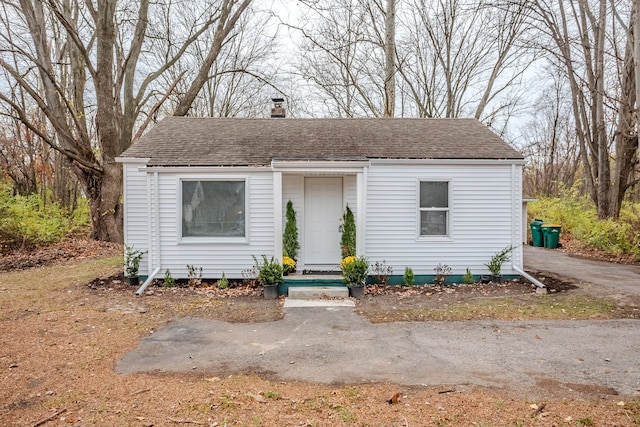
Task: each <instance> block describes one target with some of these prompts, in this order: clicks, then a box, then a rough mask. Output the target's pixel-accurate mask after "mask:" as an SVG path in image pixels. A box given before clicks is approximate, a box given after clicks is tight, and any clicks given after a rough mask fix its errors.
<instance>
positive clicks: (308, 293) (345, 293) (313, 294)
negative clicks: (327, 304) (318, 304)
mask: <svg viewBox="0 0 640 427" xmlns="http://www.w3.org/2000/svg"><path fill="white" fill-rule="evenodd" d="M289 298H291V299H318V298H349V288H347V287H346V286H295V287H289Z"/></svg>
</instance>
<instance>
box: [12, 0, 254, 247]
mask: <svg viewBox="0 0 640 427" xmlns="http://www.w3.org/2000/svg"><path fill="white" fill-rule="evenodd" d="M3 3H4V4H6V6H7V9H8V15H7V16H8V17H9V18H8V19H3V20H2V27H3V30H2V31H0V33H1V35H0V67H2V68H3V69H4V70H5V71H6V73H7V74H8V75H9V76H10V78H11V86H14V85H19V86H20V87H21V88H22V90H24V92H25V93H26V94H28V96H29V97H30V98H31V99H32V100H33V102H34V103H35V104H36V105H37V106H38V109H39V110H40V111H41V112H42V113H43V114H44V116H45V117H46V120H47V127H50V128H51V130H52V132H47V131H46V130H44V129H43V128H42V127H41V126H40V125H39V124H38V123H34V121H33V120H32V116H30V115H29V114H28V112H27V111H25V109H24V108H23V107H22V106H21V105H20V104H18V103H16V102H15V101H14V100H13V99H12V98H11V97H10V96H7V94H6V93H4V92H1V91H0V101H2V102H3V103H5V104H6V105H8V106H10V107H11V113H12V115H13V116H14V117H16V118H18V119H19V120H20V121H21V122H22V123H23V124H24V125H25V126H26V127H27V128H28V129H29V130H30V131H31V132H34V133H35V134H36V135H38V137H40V138H41V139H42V140H43V141H44V142H45V143H46V144H48V145H49V146H50V147H52V148H53V149H55V150H57V151H58V152H60V153H61V154H63V155H64V156H65V157H66V158H67V159H69V161H70V162H71V165H72V169H73V171H74V173H75V175H76V176H77V177H78V179H79V180H80V182H82V184H83V188H84V192H85V194H86V196H87V198H88V199H89V204H90V207H91V220H92V225H93V229H92V237H93V238H96V239H100V240H110V241H122V240H123V235H122V230H123V229H122V205H121V192H122V170H121V167H120V165H118V164H116V163H115V160H114V159H115V157H116V156H118V155H119V154H120V153H121V152H122V151H124V150H125V149H126V148H127V147H129V145H130V144H131V141H132V139H133V137H134V129H135V128H136V126H139V125H140V119H141V118H142V117H143V116H142V115H143V114H144V112H153V111H157V109H158V107H159V104H161V103H162V102H163V101H164V100H166V97H167V93H166V91H167V90H170V89H171V88H173V87H174V85H171V86H170V87H169V88H167V87H165V88H162V87H158V86H157V84H158V81H159V77H160V76H163V75H164V73H166V71H167V70H169V69H170V68H171V67H173V66H174V65H175V64H176V62H177V61H178V60H179V59H180V58H181V57H182V56H183V55H184V53H185V51H187V49H189V48H190V46H192V44H193V42H194V41H196V40H198V39H199V38H200V37H201V36H202V35H203V33H204V32H205V31H207V29H209V28H210V27H211V26H212V25H215V28H216V30H215V32H214V37H213V43H212V45H211V48H210V49H209V52H208V55H207V58H206V61H205V62H204V63H203V64H202V66H201V68H200V69H199V70H197V72H196V74H195V76H193V79H192V81H191V84H190V87H189V90H188V91H187V92H186V93H185V94H184V97H183V98H182V99H181V101H180V103H179V105H178V107H177V110H176V112H177V113H178V114H186V113H187V112H188V110H189V108H190V107H191V105H192V103H193V100H194V99H195V97H196V96H197V94H198V92H199V91H200V89H201V88H202V85H203V84H204V82H205V81H206V79H207V76H208V73H209V69H210V68H211V66H212V64H213V63H214V62H215V60H216V58H217V56H218V54H219V51H220V49H221V47H222V45H223V43H224V41H225V40H227V39H228V37H229V36H230V35H231V34H232V30H233V28H234V25H235V23H236V22H237V20H238V19H239V17H240V16H241V14H242V13H244V11H245V10H246V9H247V7H248V5H249V4H250V3H251V0H242V1H240V0H211V1H209V2H206V4H205V2H201V3H193V4H192V3H188V4H185V3H181V4H180V8H186V7H187V5H190V6H192V7H194V8H196V10H199V12H198V14H197V19H196V20H195V21H193V20H192V21H191V22H189V23H188V25H186V26H185V25H182V26H179V28H180V30H181V31H180V32H175V33H172V31H171V30H165V31H164V34H171V33H172V34H173V38H170V39H168V40H167V39H165V40H162V41H159V40H158V39H156V38H154V37H153V35H154V34H155V33H157V32H159V33H162V31H158V29H157V28H156V24H157V26H158V27H159V28H169V29H171V28H172V26H173V24H174V23H175V22H174V20H175V19H177V18H176V17H179V16H180V14H179V13H176V12H178V11H172V8H173V6H174V5H173V2H172V1H171V0H169V1H168V2H164V3H158V4H156V3H153V4H152V3H151V2H150V1H149V0H141V1H139V2H129V1H118V0H100V1H98V2H97V3H94V2H89V1H87V2H81V1H78V0H44V1H40V0H33V1H31V0H20V1H19V2H18V3H9V2H7V1H4V2H3ZM152 9H153V13H151V12H150V11H151V10H152ZM154 19H156V20H157V21H156V22H152V25H151V26H150V25H149V23H150V21H152V20H154ZM163 19H164V20H163ZM158 44H162V45H164V46H167V47H168V49H166V50H164V52H165V54H164V58H163V59H162V60H161V61H159V62H156V61H157V58H154V57H153V54H152V53H151V52H150V50H151V49H153V48H154V47H156V46H157V45H158ZM9 54H15V55H17V57H18V63H17V64H16V63H12V62H10V61H8V60H7V55H9ZM62 69H64V73H63V72H61V70H62ZM62 76H64V78H63V77H62ZM154 85H156V87H154ZM163 89H164V90H163ZM154 103H155V104H154ZM146 123H148V120H145V121H143V123H142V126H144V125H146ZM140 132H141V129H139V130H138V134H139V133H140Z"/></svg>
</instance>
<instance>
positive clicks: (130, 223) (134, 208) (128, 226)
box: [123, 163, 151, 275]
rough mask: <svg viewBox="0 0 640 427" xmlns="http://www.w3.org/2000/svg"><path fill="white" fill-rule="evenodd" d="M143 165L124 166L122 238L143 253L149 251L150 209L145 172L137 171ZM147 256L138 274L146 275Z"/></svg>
mask: <svg viewBox="0 0 640 427" xmlns="http://www.w3.org/2000/svg"><path fill="white" fill-rule="evenodd" d="M141 167H144V165H143V164H140V163H133V164H125V165H124V167H123V183H124V214H123V215H124V238H125V242H126V244H127V245H128V246H132V247H133V248H134V249H137V250H141V251H143V252H145V251H148V249H149V226H150V221H149V219H150V216H151V207H150V205H149V194H148V193H149V191H148V188H147V186H148V185H149V181H148V179H147V174H146V173H145V172H140V171H139V169H140V168H141ZM148 259H149V254H148V253H145V255H144V256H143V257H142V260H141V262H140V269H139V272H140V274H142V275H146V274H148V268H149V267H148Z"/></svg>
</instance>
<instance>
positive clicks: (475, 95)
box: [398, 0, 531, 123]
mask: <svg viewBox="0 0 640 427" xmlns="http://www.w3.org/2000/svg"><path fill="white" fill-rule="evenodd" d="M527 13H528V10H527V8H525V7H523V6H522V5H520V4H517V3H511V2H502V1H498V2H493V3H487V2H484V1H465V0H437V1H434V2H422V1H413V2H412V3H410V9H409V10H407V11H406V13H405V14H404V15H403V16H404V20H405V22H404V27H405V28H406V34H407V36H406V37H405V40H404V42H403V44H402V48H401V50H402V53H401V54H400V59H399V62H398V68H399V73H400V74H401V75H402V77H403V84H402V87H403V91H404V93H405V96H407V97H408V98H409V99H410V100H411V101H412V102H413V103H414V105H415V108H416V109H417V114H418V115H419V116H420V117H461V116H474V117H476V118H478V119H481V120H484V121H486V122H489V123H490V122H492V121H493V120H495V118H496V117H497V116H498V115H500V114H503V113H505V111H507V109H508V107H509V103H510V102H511V100H509V99H508V98H506V101H505V100H502V101H500V99H499V98H500V96H504V95H505V93H506V92H507V91H508V90H509V89H511V88H512V87H513V86H514V85H515V84H516V83H518V81H519V79H520V78H521V76H522V73H523V72H524V71H525V70H526V69H527V67H528V66H529V64H530V63H531V57H530V55H529V51H528V49H526V46H525V44H524V42H523V41H524V38H525V37H526V36H527V34H528V31H529V29H530V22H529V20H528V19H527ZM492 105H493V107H492ZM488 109H491V111H490V112H488V113H487V110H488Z"/></svg>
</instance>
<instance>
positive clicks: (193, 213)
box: [182, 181, 245, 237]
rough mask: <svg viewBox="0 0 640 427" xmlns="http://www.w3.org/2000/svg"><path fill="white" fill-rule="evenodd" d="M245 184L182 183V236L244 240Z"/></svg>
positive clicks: (228, 182)
mask: <svg viewBox="0 0 640 427" xmlns="http://www.w3.org/2000/svg"><path fill="white" fill-rule="evenodd" d="M244 192H245V185H244V181H182V236H183V237H189V236H207V237H244V235H245V217H244V213H245V206H244V201H245V199H244V194H245V193H244Z"/></svg>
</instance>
